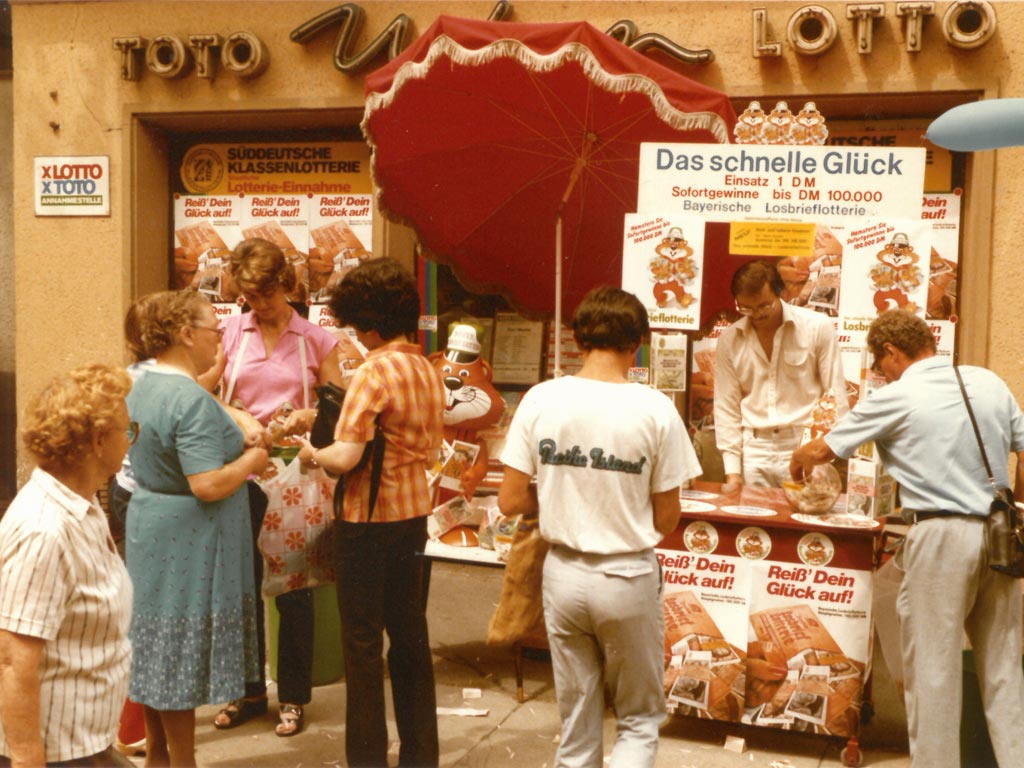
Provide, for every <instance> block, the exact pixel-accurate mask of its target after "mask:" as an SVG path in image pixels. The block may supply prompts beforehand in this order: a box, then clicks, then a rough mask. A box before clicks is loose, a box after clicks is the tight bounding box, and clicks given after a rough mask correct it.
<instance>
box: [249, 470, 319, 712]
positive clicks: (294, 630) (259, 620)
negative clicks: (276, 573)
mask: <svg viewBox="0 0 1024 768" xmlns="http://www.w3.org/2000/svg"><path fill="white" fill-rule="evenodd" d="M248 485H249V522H250V523H251V524H252V546H253V563H254V566H255V570H256V573H255V576H256V626H257V627H259V633H258V634H259V654H260V657H259V659H260V671H261V674H262V670H264V669H266V666H267V640H266V634H265V632H264V621H265V620H264V609H263V595H262V594H261V593H260V585H261V584H262V583H263V555H262V554H261V553H260V551H259V547H258V546H256V539H257V537H258V536H259V534H260V528H262V527H263V517H264V515H266V514H267V496H266V494H265V493H263V491H262V490H261V489H260V487H259V485H257V484H256V483H254V482H253V481H252V480H250V481H249V484H248ZM274 601H275V604H276V606H277V612H278V614H280V617H281V622H280V624H279V625H278V632H277V700H278V701H280V702H282V703H285V704H308V703H309V702H310V699H312V697H313V592H312V590H309V589H297V590H295V591H294V592H286V593H285V594H283V595H278V596H277V597H275V598H274ZM266 690H267V687H266V683H264V681H263V680H262V679H260V680H259V681H251V680H249V681H246V683H245V695H246V696H247V697H250V698H256V697H258V696H262V695H264V694H265V693H266Z"/></svg>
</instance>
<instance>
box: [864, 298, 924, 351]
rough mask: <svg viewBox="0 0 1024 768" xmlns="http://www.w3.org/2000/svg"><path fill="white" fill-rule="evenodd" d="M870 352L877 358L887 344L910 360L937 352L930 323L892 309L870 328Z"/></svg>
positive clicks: (910, 313) (912, 314)
mask: <svg viewBox="0 0 1024 768" xmlns="http://www.w3.org/2000/svg"><path fill="white" fill-rule="evenodd" d="M867 343H868V350H869V351H870V352H871V354H873V355H874V356H875V357H878V356H879V355H881V354H882V350H883V348H884V347H885V345H886V344H892V345H893V346H894V347H896V349H898V350H900V351H901V352H903V354H905V355H906V356H907V357H909V358H912V359H913V358H916V357H917V356H918V355H920V354H921V353H922V352H932V353H934V352H935V349H936V347H935V335H934V334H933V333H932V329H931V328H929V327H928V323H926V322H925V321H924V320H922V319H921V318H920V317H918V316H917V315H915V314H914V313H913V312H907V311H906V310H904V309H890V310H889V311H888V312H883V313H882V314H880V315H879V316H878V317H876V318H875V319H874V321H873V322H872V323H871V327H870V328H868V338H867Z"/></svg>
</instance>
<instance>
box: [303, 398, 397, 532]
mask: <svg viewBox="0 0 1024 768" xmlns="http://www.w3.org/2000/svg"><path fill="white" fill-rule="evenodd" d="M316 397H317V411H316V419H315V420H314V421H313V428H312V429H310V431H309V442H310V444H312V446H313V447H314V448H326V447H327V446H328V445H330V444H331V443H333V442H334V429H335V427H337V425H338V419H339V417H340V416H341V406H342V404H343V403H344V402H345V390H344V389H342V388H341V387H339V386H337V385H336V384H331V383H330V382H328V383H327V384H324V385H323V386H322V387H317V388H316ZM384 447H385V440H384V430H383V429H382V428H381V426H380V415H378V416H377V418H376V420H375V421H374V430H373V439H372V440H371V441H370V442H368V443H367V444H366V449H365V450H364V451H363V455H362V456H361V457H360V459H359V463H358V464H356V465H355V466H354V467H352V469H350V470H349V473H351V472H355V471H356V470H358V469H362V468H363V467H365V466H366V463H367V462H370V507H369V510H368V515H367V522H369V521H370V519H371V518H372V517H373V510H374V507H376V506H377V492H378V491H379V490H380V476H381V472H382V471H383V468H384ZM344 498H345V476H344V475H342V476H341V477H339V478H338V484H337V486H336V487H335V489H334V519H335V520H342V519H344V518H343V517H342V514H341V512H342V510H341V507H342V503H343V501H344Z"/></svg>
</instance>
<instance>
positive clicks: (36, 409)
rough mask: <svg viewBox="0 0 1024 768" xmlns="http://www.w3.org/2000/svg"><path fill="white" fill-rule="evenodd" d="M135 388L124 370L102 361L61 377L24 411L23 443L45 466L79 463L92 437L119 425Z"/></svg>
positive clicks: (75, 465) (65, 465)
mask: <svg viewBox="0 0 1024 768" xmlns="http://www.w3.org/2000/svg"><path fill="white" fill-rule="evenodd" d="M131 388H132V380H131V377H130V376H129V375H128V373H127V372H126V371H124V370H123V369H121V368H114V367H112V366H109V365H103V364H100V363H93V364H91V365H83V366H81V367H79V368H75V369H74V370H71V371H68V372H67V373H65V374H62V375H60V376H58V377H57V378H55V379H54V380H53V381H51V382H50V383H49V384H47V385H46V387H44V388H43V390H42V392H40V393H39V394H38V395H36V396H35V397H34V398H33V399H32V401H31V402H30V403H29V406H28V409H27V410H26V411H25V424H24V426H23V427H22V428H21V438H22V440H23V441H24V443H25V448H27V449H28V451H29V453H31V454H32V455H33V456H34V457H35V459H36V461H37V462H38V463H39V465H40V466H41V467H43V468H44V469H45V468H47V467H61V468H68V469H71V468H74V467H77V466H78V465H79V464H80V463H81V461H82V458H83V456H84V455H85V453H86V452H87V451H89V450H91V448H92V439H93V437H94V436H95V435H98V434H102V433H104V432H108V431H109V430H111V429H114V428H115V424H116V423H117V420H118V415H119V413H120V405H121V404H122V403H123V402H124V398H125V397H126V396H127V395H128V392H129V391H130V390H131Z"/></svg>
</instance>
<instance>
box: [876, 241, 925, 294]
mask: <svg viewBox="0 0 1024 768" xmlns="http://www.w3.org/2000/svg"><path fill="white" fill-rule="evenodd" d="M875 258H876V259H877V260H878V263H877V264H875V265H874V266H873V267H871V271H870V275H871V282H872V283H874V287H875V298H874V303H875V309H877V310H878V314H882V313H883V312H885V311H886V310H889V309H904V310H906V311H907V312H916V311H917V304H915V303H914V302H912V301H910V299H909V298H908V297H907V293H908V292H909V291H913V290H914V289H915V288H917V287H918V286H919V285H921V268H920V267H918V265H917V263H918V261H919V260H920V259H919V258H918V255H917V254H916V253H915V252H914V246H912V245H911V244H910V241H909V240H908V239H907V236H906V235H905V234H903V233H902V232H897V233H896V234H895V235H893V236H892V242H890V243H889V244H888V245H887V246H885V248H883V249H882V250H880V251H879V252H878V253H877V254H876V256H875Z"/></svg>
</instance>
